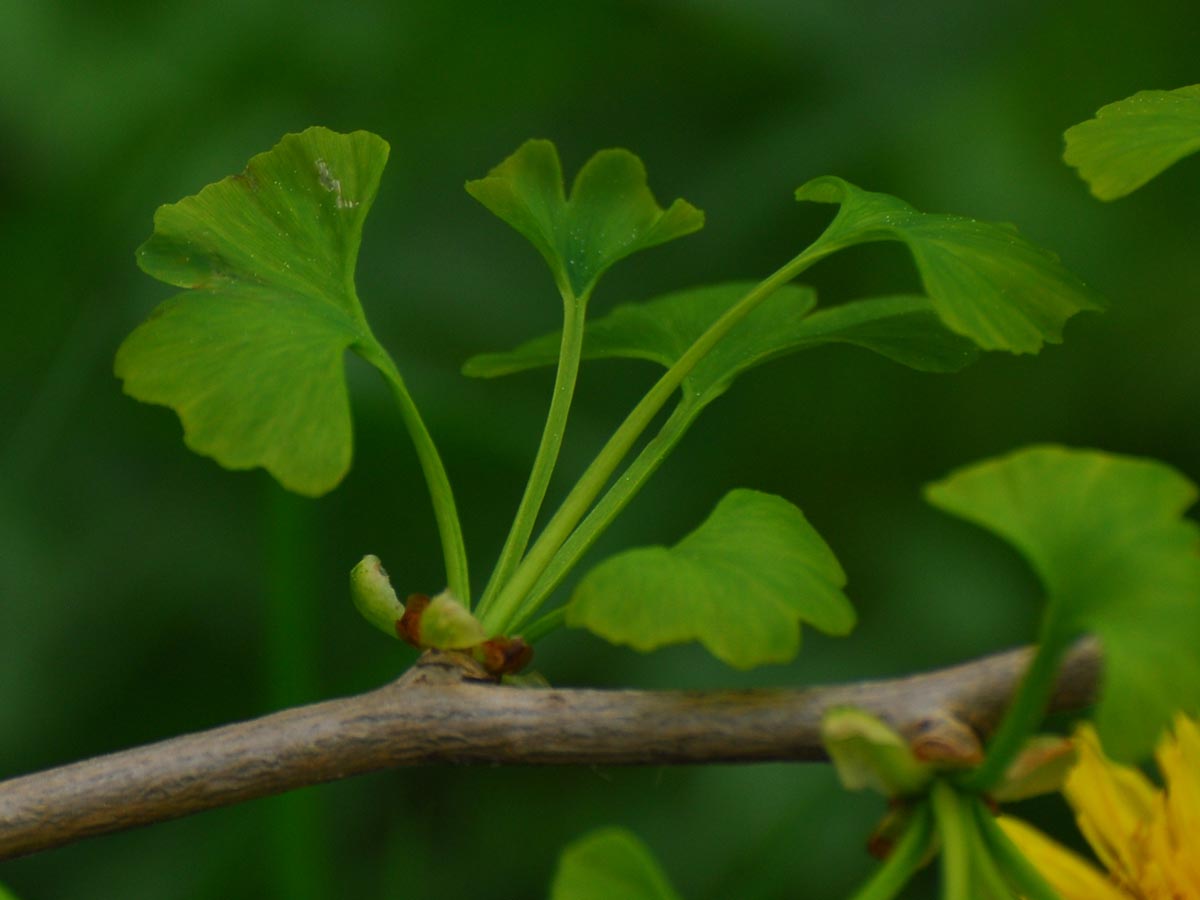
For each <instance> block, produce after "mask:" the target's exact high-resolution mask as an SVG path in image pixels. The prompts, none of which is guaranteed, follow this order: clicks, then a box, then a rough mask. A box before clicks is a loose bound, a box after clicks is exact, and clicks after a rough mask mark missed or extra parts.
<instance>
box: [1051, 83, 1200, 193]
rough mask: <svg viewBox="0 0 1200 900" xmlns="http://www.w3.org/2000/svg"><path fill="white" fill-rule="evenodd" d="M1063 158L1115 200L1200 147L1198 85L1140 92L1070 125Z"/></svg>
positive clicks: (1095, 190)
mask: <svg viewBox="0 0 1200 900" xmlns="http://www.w3.org/2000/svg"><path fill="white" fill-rule="evenodd" d="M1064 137H1065V138H1066V142H1067V146H1066V150H1065V151H1064V153H1063V159H1064V160H1066V162H1067V163H1068V164H1069V165H1072V166H1074V167H1075V168H1076V169H1078V170H1079V174H1080V176H1081V177H1082V178H1083V180H1084V181H1086V182H1087V183H1088V187H1089V188H1091V191H1092V193H1093V194H1095V195H1096V197H1098V198H1099V199H1101V200H1116V199H1117V198H1118V197H1124V196H1125V195H1126V194H1128V193H1130V192H1132V191H1135V190H1137V189H1138V188H1140V187H1141V186H1142V185H1143V184H1145V183H1146V182H1147V181H1149V180H1150V179H1151V178H1153V177H1154V176H1155V175H1157V174H1159V173H1160V172H1162V171H1163V170H1164V169H1166V168H1167V167H1168V166H1171V165H1173V164H1175V163H1176V162H1178V161H1179V160H1181V159H1183V157H1185V156H1187V155H1189V154H1191V153H1195V152H1196V151H1197V150H1200V84H1193V85H1191V86H1189V87H1182V88H1179V89H1177V90H1174V91H1140V92H1139V93H1136V94H1134V95H1133V96H1132V97H1126V98H1125V99H1124V100H1118V101H1117V102H1116V103H1110V104H1108V105H1107V106H1103V107H1101V108H1100V111H1099V112H1097V113H1096V117H1095V118H1094V119H1088V120H1087V121H1086V122H1081V123H1079V124H1078V125H1075V126H1072V127H1071V128H1068V129H1067V131H1066V134H1065V135H1064Z"/></svg>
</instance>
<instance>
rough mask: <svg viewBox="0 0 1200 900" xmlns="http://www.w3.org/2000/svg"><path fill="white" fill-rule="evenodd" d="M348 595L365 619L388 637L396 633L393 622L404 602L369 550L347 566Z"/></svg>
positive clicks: (376, 558)
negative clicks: (353, 564)
mask: <svg viewBox="0 0 1200 900" xmlns="http://www.w3.org/2000/svg"><path fill="white" fill-rule="evenodd" d="M350 598H351V599H352V600H353V601H354V606H355V608H356V609H357V610H358V612H359V614H360V615H361V616H362V617H363V618H364V619H366V620H367V621H368V622H370V623H371V624H372V625H374V626H375V627H376V628H378V629H379V630H380V631H382V632H383V633H384V634H386V635H387V636H388V637H392V638H395V637H399V635H397V634H396V623H397V622H399V621H400V619H401V618H402V617H403V616H404V604H403V603H401V602H400V598H399V597H397V596H396V590H395V588H393V587H392V581H391V579H390V578H389V577H388V573H387V570H386V569H384V568H383V563H382V562H380V560H379V557H378V556H375V555H374V554H372V553H368V554H367V555H366V556H364V557H363V558H362V559H361V560H359V561H358V564H357V565H356V566H355V567H354V568H353V569H351V570H350Z"/></svg>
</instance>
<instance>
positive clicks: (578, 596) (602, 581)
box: [566, 489, 855, 669]
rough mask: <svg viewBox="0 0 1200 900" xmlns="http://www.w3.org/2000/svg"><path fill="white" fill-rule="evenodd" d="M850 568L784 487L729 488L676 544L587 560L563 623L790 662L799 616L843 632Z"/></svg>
mask: <svg viewBox="0 0 1200 900" xmlns="http://www.w3.org/2000/svg"><path fill="white" fill-rule="evenodd" d="M845 583H846V576H845V574H844V573H843V572H842V568H841V566H840V565H839V564H838V561H837V559H836V558H835V557H834V555H833V551H832V550H830V549H829V547H828V545H827V544H826V543H825V541H824V540H822V539H821V536H820V535H819V534H817V531H816V529H814V528H813V527H812V525H810V524H809V523H808V520H806V519H805V518H804V515H803V514H802V513H801V512H800V510H798V509H797V508H796V507H795V506H793V505H792V504H791V503H789V502H788V501H786V500H784V499H783V498H782V497H775V496H772V495H771V494H764V493H760V492H758V491H751V490H744V489H742V490H735V491H731V492H730V493H728V494H726V495H725V497H724V498H723V499H722V500H721V502H720V503H718V504H717V506H716V508H715V509H714V510H713V511H712V513H711V514H710V515H709V517H708V518H707V519H706V520H705V521H704V523H703V524H702V525H701V526H700V527H699V528H697V529H696V530H695V531H693V532H692V533H691V534H689V535H687V536H686V537H685V538H684V539H683V540H681V541H680V542H679V543H678V544H676V545H675V546H674V547H670V548H667V547H642V548H639V549H635V550H627V551H625V552H624V553H619V554H617V555H616V556H614V557H612V558H611V559H608V560H606V561H605V562H602V563H601V564H600V565H598V566H597V567H596V568H594V569H592V571H590V572H589V573H588V574H587V575H586V576H584V578H583V580H582V581H581V582H580V583H579V585H578V586H577V587H576V588H575V592H574V594H573V595H572V596H571V600H570V602H569V604H568V606H567V620H566V621H567V624H568V625H571V626H575V627H583V628H587V629H588V630H590V631H592V632H593V633H595V634H597V635H599V636H600V637H602V638H604V639H605V640H608V641H611V642H612V643H616V644H629V645H630V646H632V647H634V648H635V649H637V650H643V651H645V650H653V649H654V648H656V647H662V646H664V645H667V644H678V643H683V642H686V641H693V640H696V641H699V642H700V643H702V644H703V645H704V646H705V647H706V648H707V649H708V650H709V651H710V652H711V653H712V654H713V655H714V656H716V657H717V658H718V659H721V660H722V661H724V662H726V663H728V664H729V665H731V666H735V667H737V668H740V669H748V668H751V667H752V666H757V665H762V664H764V663H773V662H774V663H779V662H787V661H788V660H790V659H792V658H793V657H794V656H795V655H796V652H797V651H798V650H799V648H800V628H799V623H800V622H807V623H809V624H810V625H812V626H814V627H815V628H818V629H820V630H821V631H824V632H826V633H827V634H839V635H840V634H846V633H847V632H849V631H850V629H851V628H852V627H853V626H854V619H855V616H854V609H853V607H851V605H850V601H849V600H847V599H846V596H845V594H843V593H842V587H843V586H844V585H845Z"/></svg>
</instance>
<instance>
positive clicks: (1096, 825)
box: [1000, 715, 1200, 900]
mask: <svg viewBox="0 0 1200 900" xmlns="http://www.w3.org/2000/svg"><path fill="white" fill-rule="evenodd" d="M1076 742H1077V747H1078V751H1079V759H1078V761H1077V762H1076V764H1075V766H1074V768H1072V770H1071V772H1070V774H1069V775H1068V776H1067V781H1066V784H1065V785H1064V786H1063V793H1064V794H1065V795H1066V797H1067V801H1068V802H1069V803H1070V804H1071V806H1072V807H1073V808H1074V810H1075V818H1076V821H1077V822H1078V823H1079V830H1080V831H1081V832H1083V836H1084V837H1085V838H1087V841H1088V843H1089V844H1091V845H1092V849H1093V850H1094V851H1095V852H1096V856H1097V858H1098V859H1099V860H1100V862H1101V863H1102V864H1103V865H1104V867H1105V869H1107V872H1108V874H1107V875H1105V873H1104V872H1102V871H1101V870H1100V869H1098V868H1097V867H1096V866H1095V865H1093V864H1092V863H1090V862H1088V861H1087V860H1085V859H1083V858H1082V857H1080V856H1078V855H1077V854H1075V853H1072V852H1071V851H1070V850H1067V849H1066V848H1065V847H1062V846H1060V845H1059V844H1057V843H1055V842H1054V841H1052V840H1051V839H1050V838H1048V837H1046V836H1045V835H1044V834H1042V833H1041V832H1040V831H1038V830H1037V829H1035V828H1032V827H1031V826H1029V825H1026V824H1025V823H1024V822H1021V821H1019V820H1017V819H1012V818H1008V817H1001V818H1000V825H1001V827H1002V828H1003V829H1004V831H1005V832H1006V833H1007V834H1008V836H1009V837H1010V838H1012V840H1013V842H1014V843H1016V845H1017V846H1018V847H1019V848H1020V849H1021V852H1022V853H1024V854H1025V855H1026V856H1027V857H1028V858H1029V860H1030V861H1031V862H1032V863H1033V864H1034V865H1035V866H1036V867H1037V868H1038V870H1039V871H1040V872H1041V873H1042V875H1043V876H1044V877H1045V878H1046V880H1047V881H1048V882H1050V884H1051V885H1052V886H1053V887H1054V889H1055V890H1056V891H1058V892H1059V893H1060V894H1061V895H1062V896H1063V898H1064V900H1200V726H1198V725H1197V723H1196V721H1195V720H1193V719H1188V718H1186V717H1184V716H1182V715H1181V716H1177V717H1176V719H1175V730H1174V734H1173V735H1166V736H1165V737H1164V738H1163V739H1162V741H1161V742H1160V743H1159V746H1158V750H1157V752H1156V754H1155V757H1156V759H1157V762H1158V769H1159V772H1161V773H1162V776H1163V780H1164V781H1165V786H1164V787H1163V788H1162V789H1159V788H1157V787H1156V786H1155V785H1154V783H1153V782H1151V781H1150V780H1149V779H1148V778H1147V777H1146V776H1145V775H1143V774H1142V773H1141V772H1140V771H1138V770H1137V769H1133V768H1129V767H1127V766H1122V765H1118V764H1117V763H1114V762H1113V761H1112V760H1110V759H1108V757H1106V756H1105V755H1104V752H1103V750H1102V749H1101V748H1100V742H1099V740H1098V739H1097V738H1096V733H1095V731H1093V730H1092V728H1091V727H1090V726H1084V727H1082V728H1080V729H1079V732H1078V734H1077V737H1076Z"/></svg>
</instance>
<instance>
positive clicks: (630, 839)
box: [550, 828, 679, 900]
mask: <svg viewBox="0 0 1200 900" xmlns="http://www.w3.org/2000/svg"><path fill="white" fill-rule="evenodd" d="M617 897H619V898H621V900H679V895H678V894H677V893H675V890H674V889H673V888H672V887H671V885H670V882H668V881H667V877H666V875H664V874H663V871H662V869H661V868H660V867H659V865H658V863H657V862H656V861H655V859H654V857H653V856H652V855H651V853H650V851H649V850H648V849H647V848H646V845H645V844H643V843H642V842H641V841H640V840H639V839H638V838H637V836H636V835H634V834H632V833H631V832H629V831H626V830H625V829H623V828H601V829H597V830H596V831H592V832H590V833H589V834H586V835H584V836H583V837H581V838H580V839H579V840H577V841H575V842H574V843H573V844H571V845H570V846H568V847H567V848H566V849H565V850H563V853H562V856H561V858H560V859H559V861H558V871H557V872H556V873H555V875H554V884H553V886H552V887H551V889H550V900H614V898H617Z"/></svg>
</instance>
